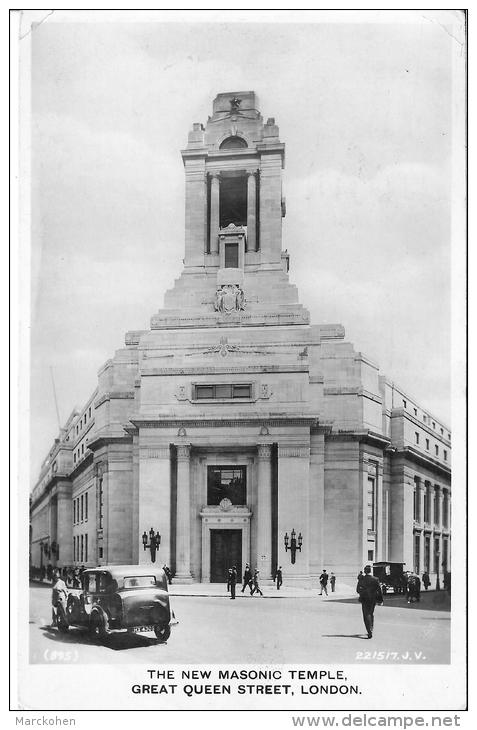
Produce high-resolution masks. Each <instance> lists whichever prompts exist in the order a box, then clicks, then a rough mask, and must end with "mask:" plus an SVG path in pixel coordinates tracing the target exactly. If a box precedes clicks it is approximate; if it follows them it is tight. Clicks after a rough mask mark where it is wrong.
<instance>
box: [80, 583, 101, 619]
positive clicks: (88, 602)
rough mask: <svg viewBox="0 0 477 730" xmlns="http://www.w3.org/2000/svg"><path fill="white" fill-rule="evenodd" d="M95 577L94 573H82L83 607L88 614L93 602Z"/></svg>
mask: <svg viewBox="0 0 477 730" xmlns="http://www.w3.org/2000/svg"><path fill="white" fill-rule="evenodd" d="M97 577H98V576H97V574H96V573H83V607H84V612H85V614H87V615H88V616H89V615H90V613H91V609H92V607H93V603H94V597H95V594H96V590H97V589H96V582H97Z"/></svg>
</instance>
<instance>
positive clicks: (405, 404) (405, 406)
mask: <svg viewBox="0 0 477 730" xmlns="http://www.w3.org/2000/svg"><path fill="white" fill-rule="evenodd" d="M402 404H403V406H404V408H407V401H405V400H404V398H403V399H402Z"/></svg>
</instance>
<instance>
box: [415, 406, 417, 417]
mask: <svg viewBox="0 0 477 730" xmlns="http://www.w3.org/2000/svg"><path fill="white" fill-rule="evenodd" d="M414 415H415V416H417V408H414Z"/></svg>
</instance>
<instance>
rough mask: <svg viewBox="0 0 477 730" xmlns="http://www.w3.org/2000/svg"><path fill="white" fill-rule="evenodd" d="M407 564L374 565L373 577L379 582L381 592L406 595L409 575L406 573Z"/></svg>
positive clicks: (386, 562)
mask: <svg viewBox="0 0 477 730" xmlns="http://www.w3.org/2000/svg"><path fill="white" fill-rule="evenodd" d="M405 564H406V563H390V562H388V561H383V562H379V563H373V575H374V577H375V578H377V579H378V580H379V583H380V584H381V590H382V592H383V593H387V592H388V591H389V590H393V591H394V593H405V592H406V586H407V575H406V574H405V573H404V566H405Z"/></svg>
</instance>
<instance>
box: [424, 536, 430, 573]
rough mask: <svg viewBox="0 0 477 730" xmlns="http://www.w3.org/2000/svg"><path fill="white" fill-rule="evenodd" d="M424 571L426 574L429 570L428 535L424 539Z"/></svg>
mask: <svg viewBox="0 0 477 730" xmlns="http://www.w3.org/2000/svg"><path fill="white" fill-rule="evenodd" d="M424 570H425V571H426V572H427V573H429V572H430V570H431V538H430V537H429V535H426V536H425V538H424Z"/></svg>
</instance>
